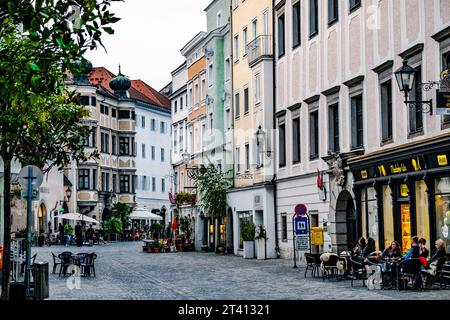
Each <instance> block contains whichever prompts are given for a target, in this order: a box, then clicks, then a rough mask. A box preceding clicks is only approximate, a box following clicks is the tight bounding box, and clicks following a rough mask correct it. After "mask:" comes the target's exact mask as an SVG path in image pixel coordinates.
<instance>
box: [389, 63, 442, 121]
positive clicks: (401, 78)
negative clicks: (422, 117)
mask: <svg viewBox="0 0 450 320" xmlns="http://www.w3.org/2000/svg"><path fill="white" fill-rule="evenodd" d="M394 74H395V78H396V80H397V84H398V87H399V89H400V91H401V92H403V93H404V95H405V101H404V103H405V104H406V105H413V106H417V107H420V109H421V111H422V112H423V113H430V115H432V114H433V101H432V100H428V101H417V100H408V96H409V93H410V92H411V91H412V90H413V89H414V88H413V85H414V82H416V81H420V79H418V78H417V79H416V75H417V70H416V69H414V68H412V67H411V66H409V65H408V61H407V60H403V65H402V66H401V68H399V69H398V70H397V71H395V72H394ZM439 84H440V82H438V81H431V82H426V83H418V86H417V87H418V88H417V90H418V91H420V90H423V91H430V90H431V89H432V88H433V87H434V86H439ZM424 105H425V106H424Z"/></svg>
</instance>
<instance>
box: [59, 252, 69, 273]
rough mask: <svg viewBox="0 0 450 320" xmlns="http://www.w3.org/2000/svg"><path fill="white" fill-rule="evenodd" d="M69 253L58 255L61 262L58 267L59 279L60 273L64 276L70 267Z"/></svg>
mask: <svg viewBox="0 0 450 320" xmlns="http://www.w3.org/2000/svg"><path fill="white" fill-rule="evenodd" d="M69 253H70V252H63V253H61V254H59V255H58V258H59V259H60V260H61V263H60V267H59V277H61V273H62V274H63V275H64V276H66V273H67V269H68V268H69V267H70V266H71V265H72V254H69Z"/></svg>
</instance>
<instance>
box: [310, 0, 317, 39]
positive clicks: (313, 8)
mask: <svg viewBox="0 0 450 320" xmlns="http://www.w3.org/2000/svg"><path fill="white" fill-rule="evenodd" d="M318 33H319V0H309V37H310V38H312V37H314V36H315V35H317V34H318Z"/></svg>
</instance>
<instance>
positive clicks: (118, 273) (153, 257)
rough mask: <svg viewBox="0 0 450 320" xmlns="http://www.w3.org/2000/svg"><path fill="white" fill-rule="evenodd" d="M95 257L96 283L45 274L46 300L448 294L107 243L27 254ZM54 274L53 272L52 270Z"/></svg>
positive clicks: (273, 263)
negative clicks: (366, 284) (314, 276)
mask: <svg viewBox="0 0 450 320" xmlns="http://www.w3.org/2000/svg"><path fill="white" fill-rule="evenodd" d="M67 249H69V250H70V251H72V252H73V253H78V252H92V251H95V252H96V253H97V254H98V259H97V261H96V274H97V277H95V278H94V277H92V278H81V279H80V286H79V288H76V289H69V288H73V287H74V285H73V284H74V283H75V281H74V279H70V278H68V277H67V278H63V277H61V278H59V277H58V274H55V275H53V274H50V299H54V300H60V299H64V300H66V299H67V300H71V299H76V300H78V299H79V300H111V299H118V300H184V299H186V300H196V299H199V300H203V299H212V300H226V299H230V300H234V299H243V300H259V299H261V300H269V299H270V300H278V299H287V300H290V299H307V300H335V299H345V300H351V299H355V297H358V299H362V300H374V299H381V300H388V299H432V300H446V299H450V289H447V290H444V289H439V288H438V287H434V288H433V289H432V290H428V291H425V292H416V291H409V292H397V291H396V290H376V291H369V290H367V289H366V288H363V287H362V286H361V282H360V281H358V282H356V283H355V287H354V288H351V286H350V281H339V282H336V281H335V280H331V281H325V282H323V281H322V279H311V278H310V277H309V276H308V278H306V279H305V278H304V270H305V269H304V267H303V266H300V268H299V269H297V270H295V269H294V268H293V267H292V262H291V261H286V260H267V261H258V260H244V259H243V258H242V257H236V256H224V255H217V254H213V253H212V254H211V253H194V252H192V253H170V254H148V253H144V252H142V247H141V242H131V243H110V244H107V245H104V246H95V247H93V248H89V247H83V248H76V247H72V248H66V247H59V246H53V247H45V248H33V253H37V260H36V261H48V262H49V263H50V266H49V267H50V272H51V270H52V267H53V262H52V261H53V260H52V256H51V252H53V253H55V254H59V253H61V252H63V251H67ZM58 270H59V269H58Z"/></svg>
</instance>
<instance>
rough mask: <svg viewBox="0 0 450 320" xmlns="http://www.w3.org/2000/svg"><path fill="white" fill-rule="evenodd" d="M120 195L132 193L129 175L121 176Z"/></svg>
mask: <svg viewBox="0 0 450 320" xmlns="http://www.w3.org/2000/svg"><path fill="white" fill-rule="evenodd" d="M120 193H130V176H129V175H120Z"/></svg>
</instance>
